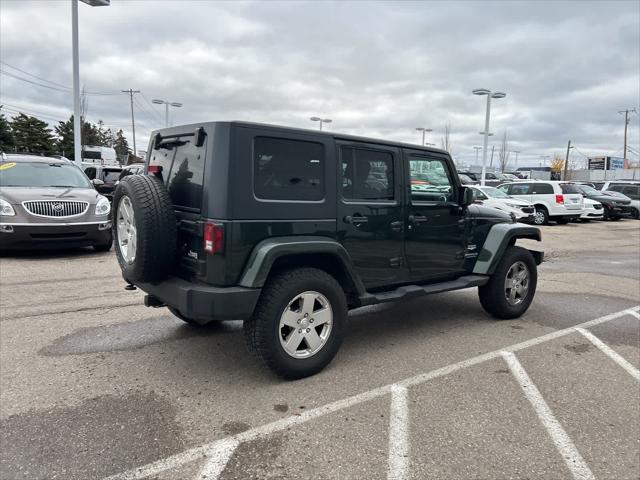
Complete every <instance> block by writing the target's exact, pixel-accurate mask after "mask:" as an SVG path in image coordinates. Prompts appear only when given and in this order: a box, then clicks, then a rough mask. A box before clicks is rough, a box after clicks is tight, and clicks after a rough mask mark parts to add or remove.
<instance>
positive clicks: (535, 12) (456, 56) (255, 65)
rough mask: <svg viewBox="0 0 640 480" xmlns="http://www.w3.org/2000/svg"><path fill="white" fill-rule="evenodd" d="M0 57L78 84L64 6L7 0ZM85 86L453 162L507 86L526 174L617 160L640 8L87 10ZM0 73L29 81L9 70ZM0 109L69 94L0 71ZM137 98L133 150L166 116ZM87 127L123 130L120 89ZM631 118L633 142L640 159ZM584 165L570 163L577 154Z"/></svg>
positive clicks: (191, 112)
mask: <svg viewBox="0 0 640 480" xmlns="http://www.w3.org/2000/svg"><path fill="white" fill-rule="evenodd" d="M0 9H1V10H0V30H1V33H0V56H1V59H2V61H3V62H6V63H8V64H9V65H13V66H16V67H18V68H21V69H23V70H25V71H28V72H31V73H33V74H35V75H38V76H40V77H43V78H46V79H49V80H51V81H54V82H57V83H60V84H62V85H71V51H70V50H71V45H70V38H71V31H70V8H69V4H68V2H62V1H60V2H46V3H45V2H26V1H20V2H18V1H7V0H3V2H2V4H1V6H0ZM79 10H80V38H81V41H80V44H81V79H82V83H83V84H84V85H85V86H86V88H87V89H88V90H90V91H108V92H113V91H118V90H121V89H124V88H129V87H131V88H134V89H140V90H142V92H143V93H144V95H145V97H146V99H149V100H150V99H151V98H156V97H158V98H165V99H168V100H171V101H179V102H182V103H183V104H184V107H183V108H182V109H178V110H175V111H174V112H172V115H173V121H174V123H191V122H197V121H204V120H229V119H241V120H251V121H258V122H267V123H278V124H284V125H291V126H297V127H307V128H313V125H312V124H311V123H310V122H309V120H308V117H309V116H311V115H316V114H318V115H323V116H329V117H331V118H332V119H333V121H334V123H333V124H332V125H331V128H332V129H335V130H336V131H340V132H345V133H353V134H359V135H367V136H374V137H382V138H390V139H394V140H401V141H408V142H417V141H419V135H418V132H416V131H415V130H414V128H415V127H416V126H427V127H430V128H433V130H434V132H433V133H432V134H431V141H437V142H438V143H439V141H440V138H441V136H442V130H443V128H444V125H445V123H447V122H450V123H451V127H452V137H451V139H452V144H453V154H454V156H455V157H456V158H457V159H459V160H461V161H466V162H470V161H472V160H473V158H474V156H475V153H474V151H473V149H472V146H473V145H479V144H481V138H480V136H479V135H478V133H477V132H479V131H480V130H482V129H483V119H484V101H483V99H482V98H479V97H476V96H473V95H471V94H470V92H471V90H472V89H473V88H478V87H487V88H492V89H495V90H504V91H506V92H507V93H508V96H507V98H505V99H504V100H499V101H497V102H496V103H495V104H494V109H493V114H492V128H491V129H492V131H493V132H495V133H496V135H495V137H493V139H494V141H495V142H497V141H498V139H499V137H501V134H502V132H503V131H504V130H505V129H506V130H507V131H508V134H509V138H510V141H511V148H512V149H514V150H521V151H522V153H521V154H520V158H521V164H526V163H528V164H537V162H538V161H539V158H540V155H549V154H553V153H560V152H562V151H563V149H564V147H565V145H566V141H567V140H568V139H569V138H571V139H572V141H573V142H574V143H575V144H576V145H577V147H578V149H579V151H580V152H583V153H586V154H592V153H593V154H596V153H599V154H601V153H608V154H620V152H621V149H622V126H623V121H622V118H621V116H620V115H619V114H618V113H617V111H618V110H620V109H622V108H627V107H636V108H637V107H638V104H639V102H640V86H639V85H640V47H639V45H640V3H638V2H634V1H622V2H612V1H606V2H575V1H568V2H546V1H544V2H516V1H512V2H439V1H432V2H426V1H425V2H388V3H383V2H337V3H333V2H258V3H240V2H231V3H222V2H205V1H196V2H184V1H180V2H177V1H175V2H172V1H160V0H158V1H139V2H134V1H127V2H124V1H122V0H113V1H112V5H111V6H110V7H104V8H90V7H88V6H86V5H83V4H81V5H80V7H79ZM2 68H3V70H6V71H9V72H12V73H16V74H18V75H20V76H24V75H23V74H20V73H19V72H16V71H13V70H11V69H10V68H9V67H6V65H3V66H2ZM0 80H1V81H2V84H1V85H0V87H1V89H0V94H1V100H2V102H3V103H5V104H6V105H7V106H8V108H12V109H16V108H17V107H16V106H18V107H22V108H23V109H25V110H26V109H29V110H30V111H33V112H39V113H40V114H44V115H47V118H46V119H48V120H51V121H53V119H55V118H66V117H67V116H68V115H69V113H70V110H71V96H70V95H69V94H68V93H64V92H58V91H54V90H48V89H45V88H41V87H37V86H33V85H29V84H26V83H24V82H21V81H19V80H15V79H12V78H11V77H8V76H1V77H0ZM146 99H145V98H143V97H138V99H137V101H136V103H137V105H136V116H137V120H138V122H137V125H136V126H137V131H138V132H139V135H138V145H139V148H141V147H140V146H141V145H142V146H144V145H145V143H146V141H147V139H148V135H149V132H150V131H151V130H152V129H154V128H157V127H158V126H160V125H161V122H162V115H163V112H162V111H160V110H153V107H152V106H150V105H149V104H148V103H147V102H146ZM89 119H90V120H93V121H97V120H98V119H102V120H104V121H105V123H106V124H107V125H112V126H114V127H116V128H121V127H122V128H124V129H125V131H126V132H129V130H130V129H129V121H130V120H129V110H128V99H127V97H126V96H124V95H112V96H91V97H90V100H89ZM638 124H639V122H638V117H637V116H634V117H633V118H632V123H631V129H630V137H631V144H632V146H633V145H635V147H634V148H636V149H640V145H638V142H639V141H640V140H639V139H640V135H639V133H640V131H639V130H638ZM577 155H579V154H577Z"/></svg>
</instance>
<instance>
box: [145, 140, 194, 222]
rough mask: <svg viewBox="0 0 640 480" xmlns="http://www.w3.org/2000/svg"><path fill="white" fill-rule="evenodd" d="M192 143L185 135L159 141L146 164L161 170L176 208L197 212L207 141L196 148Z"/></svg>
mask: <svg viewBox="0 0 640 480" xmlns="http://www.w3.org/2000/svg"><path fill="white" fill-rule="evenodd" d="M194 141H195V140H194V137H193V136H188V135H185V136H183V137H179V138H172V139H170V140H165V141H162V142H161V143H160V145H159V146H158V147H157V149H156V148H154V149H153V150H152V154H151V159H150V160H149V164H150V165H159V166H161V167H162V174H161V175H162V179H163V180H164V183H165V185H166V186H167V190H168V191H169V196H170V197H171V201H172V202H173V204H174V205H175V206H176V207H184V208H185V209H189V210H195V211H200V209H201V208H202V184H203V181H204V161H205V158H206V142H205V145H203V146H201V147H196V146H195V143H194Z"/></svg>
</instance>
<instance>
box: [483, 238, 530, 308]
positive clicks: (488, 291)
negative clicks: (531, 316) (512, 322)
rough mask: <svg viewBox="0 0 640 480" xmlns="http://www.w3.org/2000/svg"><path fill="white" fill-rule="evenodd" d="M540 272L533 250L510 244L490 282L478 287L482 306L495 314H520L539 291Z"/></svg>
mask: <svg viewBox="0 0 640 480" xmlns="http://www.w3.org/2000/svg"><path fill="white" fill-rule="evenodd" d="M537 282H538V272H537V268H536V262H535V261H534V259H533V256H532V255H531V253H530V252H529V251H528V250H526V249H524V248H521V247H515V246H514V247H509V248H507V250H506V251H505V252H504V254H503V255H502V259H501V260H500V262H499V263H498V266H497V267H496V269H495V271H494V272H493V275H491V279H490V280H489V282H488V283H487V284H485V285H483V286H481V287H479V288H478V295H479V297H480V303H481V304H482V307H483V308H484V309H485V310H486V311H487V312H488V313H490V314H491V315H493V316H494V317H496V318H501V319H509V318H517V317H519V316H520V315H522V314H523V313H524V312H526V311H527V309H528V308H529V305H531V301H532V300H533V296H534V295H535V292H536V285H537Z"/></svg>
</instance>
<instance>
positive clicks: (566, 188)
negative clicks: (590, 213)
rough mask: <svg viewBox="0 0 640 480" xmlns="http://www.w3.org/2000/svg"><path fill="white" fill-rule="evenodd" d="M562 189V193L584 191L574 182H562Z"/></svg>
mask: <svg viewBox="0 0 640 480" xmlns="http://www.w3.org/2000/svg"><path fill="white" fill-rule="evenodd" d="M560 190H562V193H582V191H581V190H580V189H579V188H578V187H577V186H576V185H574V184H573V183H561V184H560Z"/></svg>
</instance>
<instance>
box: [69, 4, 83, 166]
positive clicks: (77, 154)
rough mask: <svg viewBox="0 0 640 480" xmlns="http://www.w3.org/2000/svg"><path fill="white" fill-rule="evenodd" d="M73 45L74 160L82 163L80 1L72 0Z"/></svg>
mask: <svg viewBox="0 0 640 480" xmlns="http://www.w3.org/2000/svg"><path fill="white" fill-rule="evenodd" d="M71 45H72V51H73V52H72V54H73V155H74V156H73V160H74V161H75V162H76V165H78V167H81V163H82V137H81V133H80V132H81V130H80V129H81V128H82V127H81V124H80V58H79V57H80V56H79V54H78V0H71Z"/></svg>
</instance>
